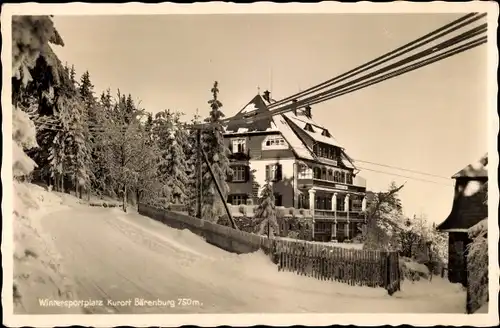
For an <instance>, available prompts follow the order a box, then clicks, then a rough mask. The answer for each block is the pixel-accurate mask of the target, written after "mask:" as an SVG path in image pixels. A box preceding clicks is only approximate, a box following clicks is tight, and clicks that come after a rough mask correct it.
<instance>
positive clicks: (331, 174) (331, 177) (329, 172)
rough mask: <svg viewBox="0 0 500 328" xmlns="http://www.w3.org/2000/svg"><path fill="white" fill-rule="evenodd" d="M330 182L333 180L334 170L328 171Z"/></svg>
mask: <svg viewBox="0 0 500 328" xmlns="http://www.w3.org/2000/svg"><path fill="white" fill-rule="evenodd" d="M328 180H329V181H332V180H333V170H328Z"/></svg>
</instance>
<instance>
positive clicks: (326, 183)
mask: <svg viewBox="0 0 500 328" xmlns="http://www.w3.org/2000/svg"><path fill="white" fill-rule="evenodd" d="M297 180H298V181H297V182H298V184H299V186H303V187H306V188H307V187H309V188H310V187H312V186H323V187H327V188H328V187H330V188H336V189H345V190H352V188H354V189H356V190H358V189H360V190H359V191H363V190H364V189H365V188H366V182H365V183H363V181H360V180H356V179H355V180H354V181H353V183H352V184H346V183H342V182H335V181H331V180H323V179H313V178H307V179H305V178H302V177H300V176H299V178H298V179H297Z"/></svg>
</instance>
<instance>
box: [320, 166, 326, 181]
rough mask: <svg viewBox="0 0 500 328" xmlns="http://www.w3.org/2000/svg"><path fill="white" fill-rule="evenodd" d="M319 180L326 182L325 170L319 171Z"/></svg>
mask: <svg viewBox="0 0 500 328" xmlns="http://www.w3.org/2000/svg"><path fill="white" fill-rule="evenodd" d="M321 179H322V180H326V168H323V169H322V170H321Z"/></svg>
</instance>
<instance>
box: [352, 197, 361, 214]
mask: <svg viewBox="0 0 500 328" xmlns="http://www.w3.org/2000/svg"><path fill="white" fill-rule="evenodd" d="M349 203H350V205H349V210H350V211H353V212H361V209H362V203H363V198H362V196H359V195H351V197H350V199H349Z"/></svg>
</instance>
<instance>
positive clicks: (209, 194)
mask: <svg viewBox="0 0 500 328" xmlns="http://www.w3.org/2000/svg"><path fill="white" fill-rule="evenodd" d="M211 92H212V99H211V100H209V101H208V103H209V104H210V108H211V111H210V116H209V117H208V118H206V119H205V122H207V123H210V124H214V126H213V127H212V128H211V129H210V130H208V131H204V133H203V149H204V151H205V153H206V155H207V157H208V162H209V163H210V165H211V167H212V171H213V173H214V175H215V179H216V180H217V182H218V184H219V186H220V188H221V192H222V195H223V197H222V198H223V199H221V197H220V196H219V194H218V192H217V187H216V185H215V182H214V180H213V178H212V176H211V174H210V172H209V171H208V168H207V167H206V165H204V169H203V181H202V185H203V205H202V218H203V219H205V220H209V221H213V222H217V221H218V220H219V219H220V218H221V217H222V216H223V215H224V214H225V210H224V204H223V203H222V202H225V201H226V199H227V194H228V192H229V186H228V185H227V183H226V178H227V175H228V174H231V173H232V170H231V168H230V167H229V159H228V157H227V156H228V155H229V149H228V148H227V147H226V145H225V144H224V137H223V132H224V131H223V127H222V125H221V124H220V123H219V122H220V119H221V118H223V117H224V114H223V113H222V111H221V110H220V109H221V108H222V103H221V101H220V100H219V87H218V83H217V81H215V82H214V85H213V88H212V90H211Z"/></svg>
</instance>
